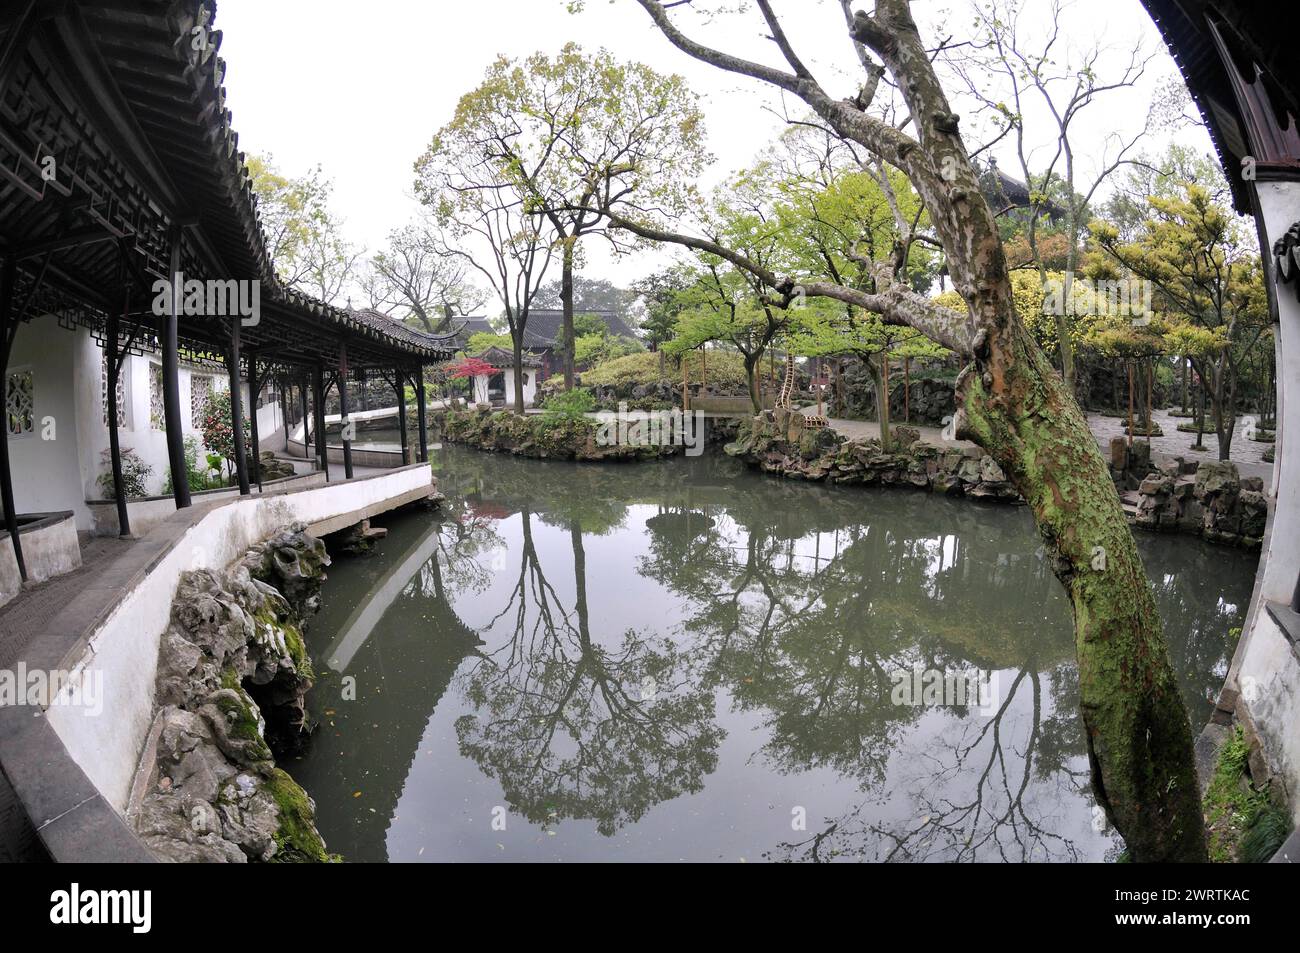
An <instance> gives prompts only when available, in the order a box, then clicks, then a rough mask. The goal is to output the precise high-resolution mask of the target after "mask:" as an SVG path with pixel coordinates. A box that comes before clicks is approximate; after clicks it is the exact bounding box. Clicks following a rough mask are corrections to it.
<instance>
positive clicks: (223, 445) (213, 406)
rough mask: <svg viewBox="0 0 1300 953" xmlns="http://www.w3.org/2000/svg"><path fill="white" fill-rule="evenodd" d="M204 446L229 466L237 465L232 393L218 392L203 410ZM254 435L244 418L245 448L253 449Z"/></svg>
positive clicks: (246, 419) (226, 391) (209, 399)
mask: <svg viewBox="0 0 1300 953" xmlns="http://www.w3.org/2000/svg"><path fill="white" fill-rule="evenodd" d="M201 429H202V431H203V445H204V446H206V447H207V448H208V449H209V450H211V451H213V452H214V453H217V454H220V455H221V459H222V460H223V461H225V462H226V463H227V464H231V465H233V464H234V463H235V427H234V423H233V422H232V418H231V410H230V391H228V390H222V391H217V392H216V393H214V394H213V395H212V396H211V397H209V398H208V403H207V406H205V407H204V408H203V426H202V428H201ZM252 443H253V435H252V430H251V428H250V424H249V421H248V417H247V416H245V417H244V447H245V448H246V449H248V450H251V449H252Z"/></svg>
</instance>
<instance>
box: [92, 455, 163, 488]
mask: <svg viewBox="0 0 1300 953" xmlns="http://www.w3.org/2000/svg"><path fill="white" fill-rule="evenodd" d="M99 455H100V457H101V458H102V459H103V461H104V466H105V467H106V468H107V469H106V470H105V472H103V473H101V474H100V475H99V478H98V480H97V481H96V482H98V484H99V489H100V492H102V493H103V494H104V499H106V500H115V499H117V494H116V493H115V492H114V491H113V458H112V455H111V454H110V453H109V451H107V450H103V451H101V452H100V454H99ZM121 455H122V491H123V492H124V493H125V494H126V498H127V499H128V500H138V499H140V498H142V497H146V496H148V495H149V475H150V474H151V473H153V467H151V466H149V464H147V463H145V462H144V461H143V460H141V459H140V457H139V456H138V455H137V454H136V452H135V451H134V450H132V449H131V448H130V447H126V448H125V449H123V450H122V451H121Z"/></svg>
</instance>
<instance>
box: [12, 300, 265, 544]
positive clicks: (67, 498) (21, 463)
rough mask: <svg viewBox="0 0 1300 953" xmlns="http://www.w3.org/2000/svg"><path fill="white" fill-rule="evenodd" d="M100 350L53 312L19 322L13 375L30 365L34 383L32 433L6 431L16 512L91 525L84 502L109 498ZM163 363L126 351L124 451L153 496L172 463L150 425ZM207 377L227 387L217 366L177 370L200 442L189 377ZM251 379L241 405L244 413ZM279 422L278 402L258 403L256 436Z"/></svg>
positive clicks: (184, 414)
mask: <svg viewBox="0 0 1300 953" xmlns="http://www.w3.org/2000/svg"><path fill="white" fill-rule="evenodd" d="M103 354H104V352H103V349H102V348H101V347H100V346H99V344H98V342H96V340H95V339H94V337H92V336H91V334H90V332H89V331H88V330H86V329H85V328H76V329H74V330H68V329H66V328H63V327H60V326H59V322H58V317H57V316H55V315H46V316H45V317H42V318H37V319H35V320H33V321H30V322H28V323H27V324H24V325H21V326H20V327H19V329H18V334H17V336H16V337H15V340H14V349H13V354H12V355H11V357H10V360H9V373H10V374H11V375H13V374H16V373H20V372H23V371H28V370H30V371H31V373H32V382H33V399H34V408H35V410H34V428H33V432H32V433H30V434H23V435H17V436H9V437H8V440H9V454H10V468H11V470H12V472H13V478H14V503H15V505H16V507H17V509H18V511H19V512H20V513H41V512H53V511H62V510H71V511H72V512H73V513H74V514H75V516H76V521H77V529H79V530H86V531H89V530H91V529H92V528H93V519H92V517H91V514H90V510H89V508H88V507H87V506H86V501H87V500H102V499H105V498H106V494H105V493H104V490H103V489H102V488H101V487H100V486H99V482H98V481H99V476H100V474H102V473H106V472H108V465H107V462H106V460H105V457H104V454H105V452H106V451H107V450H108V426H107V424H106V423H105V420H104V411H103V399H102V393H103V391H102V373H103ZM151 366H159V367H161V358H160V357H159V356H158V355H156V354H144V355H134V354H133V355H128V356H127V358H126V360H125V361H124V362H123V365H122V380H123V390H124V393H123V401H124V406H125V407H126V419H125V421H124V422H123V425H122V426H121V427H119V429H118V437H119V441H120V444H121V447H122V449H123V450H127V449H130V450H134V451H135V453H136V455H137V456H139V457H140V459H142V460H143V461H144V462H145V463H146V464H147V465H148V466H149V467H150V471H151V472H150V474H149V476H148V478H147V481H146V482H147V486H148V492H149V495H151V496H161V495H163V494H164V487H165V486H166V481H167V475H168V473H169V472H170V471H169V464H168V459H167V435H166V433H165V432H164V431H163V430H162V429H160V428H156V427H155V426H154V424H153V419H152V413H151V406H150V405H151V399H150V368H151ZM196 377H208V378H211V380H212V390H213V392H214V393H215V392H220V391H224V390H227V389H228V388H229V380H228V378H227V375H226V373H225V371H224V370H222V369H221V368H204V367H187V366H184V365H182V367H181V369H180V386H179V391H180V404H181V424H182V427H181V431H182V434H183V435H184V436H186V437H188V436H195V437H198V438H199V441H200V447H201V449H200V453H201V454H206V453H207V448H205V447H202V439H203V432H202V429H201V428H199V427H196V426H195V425H194V421H193V418H192V405H191V396H192V390H193V387H192V381H193V379H194V378H196ZM249 407H250V404H249V402H248V385H247V384H245V385H244V408H245V413H248V409H249ZM282 426H283V420H282V417H281V413H280V403H279V401H278V400H274V401H271V402H270V403H268V404H267V405H266V406H264V407H261V408H259V409H258V435H259V437H262V438H265V437H268V436H270V435H272V434H274V433H275V431H277V430H279V429H280V428H281V427H282Z"/></svg>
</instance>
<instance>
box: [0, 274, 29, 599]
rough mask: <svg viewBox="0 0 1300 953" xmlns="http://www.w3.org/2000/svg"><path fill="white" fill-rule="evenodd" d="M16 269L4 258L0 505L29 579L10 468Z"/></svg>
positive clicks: (0, 302) (0, 333) (0, 284)
mask: <svg viewBox="0 0 1300 953" xmlns="http://www.w3.org/2000/svg"><path fill="white" fill-rule="evenodd" d="M16 277H17V268H16V267H15V264H14V258H13V256H12V255H7V256H6V257H5V263H4V267H3V271H2V272H0V404H2V405H3V406H2V407H0V410H3V413H4V418H5V432H4V433H2V434H0V505H3V506H4V509H5V529H7V530H8V531H9V540H10V542H11V543H12V544H13V548H14V559H15V560H17V562H18V575H19V576H20V577H21V578H22V581H23V582H26V581H27V562H26V560H24V559H23V541H22V539H21V538H20V537H19V535H18V512H17V510H15V508H14V477H13V473H12V472H11V471H10V469H9V351H10V349H11V348H12V346H13V340H14V337H15V335H16V334H17V331H18V315H16V314H14V312H13V308H14V281H15V280H16Z"/></svg>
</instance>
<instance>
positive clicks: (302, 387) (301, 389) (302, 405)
mask: <svg viewBox="0 0 1300 953" xmlns="http://www.w3.org/2000/svg"><path fill="white" fill-rule="evenodd" d="M298 404H299V407H298V412H299V417H298V422H299V423H301V424H302V452H303V453H306V452H307V445H308V444H309V443H311V419H310V418H309V417H308V416H307V375H306V374H304V375H302V380H300V381H299V382H298Z"/></svg>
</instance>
